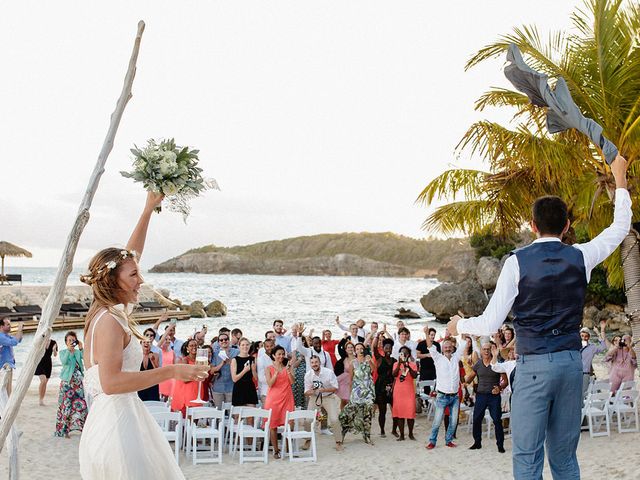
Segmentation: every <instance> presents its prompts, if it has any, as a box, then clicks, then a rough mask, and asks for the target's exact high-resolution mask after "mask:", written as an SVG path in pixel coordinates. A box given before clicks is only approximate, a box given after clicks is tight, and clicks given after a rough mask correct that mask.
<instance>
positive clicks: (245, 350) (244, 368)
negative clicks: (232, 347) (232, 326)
mask: <svg viewBox="0 0 640 480" xmlns="http://www.w3.org/2000/svg"><path fill="white" fill-rule="evenodd" d="M249 347H250V342H249V340H248V339H246V338H244V337H243V338H241V339H240V340H239V341H238V349H239V353H238V355H236V356H235V357H233V358H232V359H231V379H232V380H233V392H232V395H231V404H232V405H233V406H234V407H244V406H249V407H255V406H256V405H257V404H258V394H257V393H256V387H255V384H254V383H253V379H254V378H256V377H257V376H258V373H257V371H256V363H255V361H254V358H253V357H252V356H251V355H249Z"/></svg>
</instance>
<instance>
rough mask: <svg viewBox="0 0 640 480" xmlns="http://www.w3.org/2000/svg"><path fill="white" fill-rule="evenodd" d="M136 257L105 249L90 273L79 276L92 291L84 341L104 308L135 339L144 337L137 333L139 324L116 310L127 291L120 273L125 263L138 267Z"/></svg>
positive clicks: (90, 267) (90, 264)
mask: <svg viewBox="0 0 640 480" xmlns="http://www.w3.org/2000/svg"><path fill="white" fill-rule="evenodd" d="M136 257H137V253H136V252H135V251H134V250H126V249H123V248H115V247H110V248H105V249H104V250H101V251H99V252H98V253H96V254H95V255H94V257H93V258H92V259H91V261H90V262H89V272H88V273H86V274H84V275H80V281H81V282H82V283H86V284H87V285H89V286H90V287H91V290H92V291H93V301H92V302H91V306H90V307H89V312H87V316H86V321H85V325H84V334H85V338H86V335H87V332H88V331H89V325H90V324H91V321H92V320H93V318H94V317H95V316H96V314H97V313H98V311H99V310H100V309H101V308H106V309H107V310H108V311H109V313H110V314H111V315H113V316H114V317H118V318H120V319H121V320H123V321H124V322H125V323H126V324H127V325H128V326H129V328H130V329H131V332H132V333H133V335H134V336H135V337H137V338H139V339H142V338H143V336H142V335H141V334H140V332H139V331H138V329H137V328H136V327H137V323H136V322H135V321H134V320H133V319H132V318H131V317H129V315H128V314H127V312H126V311H124V310H123V311H120V310H118V309H115V308H113V307H114V306H115V305H118V304H119V303H122V300H121V298H122V297H123V296H124V294H125V291H124V290H123V289H122V288H120V286H119V285H118V273H119V272H120V267H121V266H122V265H123V263H124V262H125V261H126V260H132V261H134V262H136V263H137V260H136Z"/></svg>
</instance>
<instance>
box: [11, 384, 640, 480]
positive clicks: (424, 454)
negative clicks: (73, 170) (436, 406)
mask: <svg viewBox="0 0 640 480" xmlns="http://www.w3.org/2000/svg"><path fill="white" fill-rule="evenodd" d="M58 385H59V380H58V379H56V378H52V379H51V382H50V384H49V389H48V392H47V398H46V404H47V405H46V406H45V407H40V406H38V395H37V379H36V380H34V382H33V383H32V386H31V388H30V390H29V393H28V394H27V396H26V397H25V400H24V403H23V405H22V408H21V409H20V414H19V416H18V419H17V422H16V424H17V426H18V428H19V429H20V430H21V431H22V432H23V435H22V437H21V439H20V466H21V470H20V474H21V477H22V478H28V479H45V478H63V477H64V478H65V479H67V480H72V479H79V478H80V475H79V473H78V443H79V440H80V436H79V435H78V434H77V433H74V434H72V436H71V438H70V439H65V438H55V437H54V436H53V431H54V428H55V415H56V409H57V393H58ZM463 423H464V421H463ZM388 424H389V422H388ZM430 427H431V425H430V422H429V423H427V421H426V419H425V417H424V415H418V417H417V419H416V437H417V439H418V441H416V442H413V441H410V440H406V441H404V442H397V441H396V440H395V438H393V437H392V436H391V435H389V436H388V438H380V436H379V435H378V433H379V429H378V426H377V422H375V423H374V426H373V429H372V432H373V438H374V441H375V443H376V444H375V445H374V446H367V445H365V444H364V443H363V442H362V439H361V438H360V437H354V436H352V435H349V436H348V437H347V439H346V441H345V450H344V451H343V452H340V453H338V452H336V451H335V450H334V449H333V440H332V437H330V436H326V435H318V437H317V439H318V462H317V463H315V464H314V463H295V464H290V463H289V461H288V460H273V459H272V458H271V457H270V460H269V463H268V464H267V465H264V464H262V463H249V464H244V465H239V464H238V458H237V457H235V458H233V459H232V458H231V457H229V456H226V455H225V457H224V459H223V464H222V465H217V464H208V465H202V464H200V465H196V466H193V465H192V464H191V460H190V459H187V458H185V457H184V456H182V455H181V458H180V464H181V467H182V471H183V472H184V474H185V477H186V478H188V479H193V480H197V479H203V480H204V479H210V478H232V477H233V478H235V479H237V480H243V479H250V478H251V479H254V478H276V477H283V478H291V475H295V477H296V478H303V477H306V476H311V475H313V476H318V475H321V476H323V477H326V478H331V479H333V480H337V479H343V478H344V479H346V478H352V477H353V474H354V472H358V476H359V478H361V479H362V480H365V479H371V480H374V479H388V478H403V479H406V480H411V479H417V478H435V475H437V477H438V478H441V479H448V478H459V477H460V475H461V474H463V475H468V474H469V473H470V472H471V471H472V470H471V469H473V472H474V474H473V477H474V478H511V440H510V439H507V440H506V441H505V448H506V449H507V453H506V454H500V453H498V452H497V450H496V447H495V443H494V442H495V441H494V440H487V439H486V438H485V439H484V443H483V448H482V450H479V451H473V452H472V451H469V450H468V447H469V446H470V445H471V444H472V443H473V440H472V438H471V434H470V433H467V431H466V426H465V425H462V426H461V427H459V429H458V440H457V443H458V445H459V446H458V448H455V449H451V448H446V447H445V446H444V437H443V435H444V432H443V429H442V428H441V430H440V436H441V437H442V438H440V439H439V444H438V446H437V448H436V449H435V450H433V451H427V450H425V448H424V445H425V440H426V436H427V433H428V432H429V431H430ZM638 442H640V433H625V434H618V433H617V431H615V429H614V428H613V426H612V433H611V437H610V438H607V437H599V438H589V434H588V432H583V433H582V436H581V439H580V445H579V447H578V458H579V460H580V466H581V471H582V477H583V478H616V479H618V478H621V479H626V478H628V479H632V478H633V479H635V478H637V477H638V473H637V470H636V469H635V468H633V467H632V466H633V465H640V449H638ZM0 458H1V460H0V476H2V477H3V478H5V477H6V476H7V473H8V461H7V454H6V451H5V452H2V455H1V457H0ZM464 472H466V474H465V473H464ZM544 472H545V473H544V475H545V478H550V472H549V468H548V466H547V465H545V471H544ZM432 475H433V476H432Z"/></svg>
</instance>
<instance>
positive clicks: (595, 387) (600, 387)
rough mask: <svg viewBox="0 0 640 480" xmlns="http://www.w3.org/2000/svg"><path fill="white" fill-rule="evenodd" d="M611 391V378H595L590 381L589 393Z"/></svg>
mask: <svg viewBox="0 0 640 480" xmlns="http://www.w3.org/2000/svg"><path fill="white" fill-rule="evenodd" d="M610 391H611V382H610V381H609V379H604V380H593V381H592V382H591V383H589V390H588V393H603V392H610Z"/></svg>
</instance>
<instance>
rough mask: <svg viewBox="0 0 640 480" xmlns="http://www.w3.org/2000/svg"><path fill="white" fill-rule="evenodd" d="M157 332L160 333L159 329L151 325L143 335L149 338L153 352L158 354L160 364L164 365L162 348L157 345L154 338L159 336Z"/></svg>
mask: <svg viewBox="0 0 640 480" xmlns="http://www.w3.org/2000/svg"><path fill="white" fill-rule="evenodd" d="M157 334H158V330H157V329H155V330H154V329H153V328H151V327H150V328H147V329H146V330H145V331H144V332H143V334H142V335H143V336H144V337H145V338H146V339H147V340H149V344H150V345H151V352H152V353H155V354H156V356H157V358H158V362H159V365H160V366H162V349H161V348H160V347H158V346H157V345H154V344H153V342H154V340H155V339H156V338H158V337H157ZM160 338H161V337H160Z"/></svg>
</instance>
